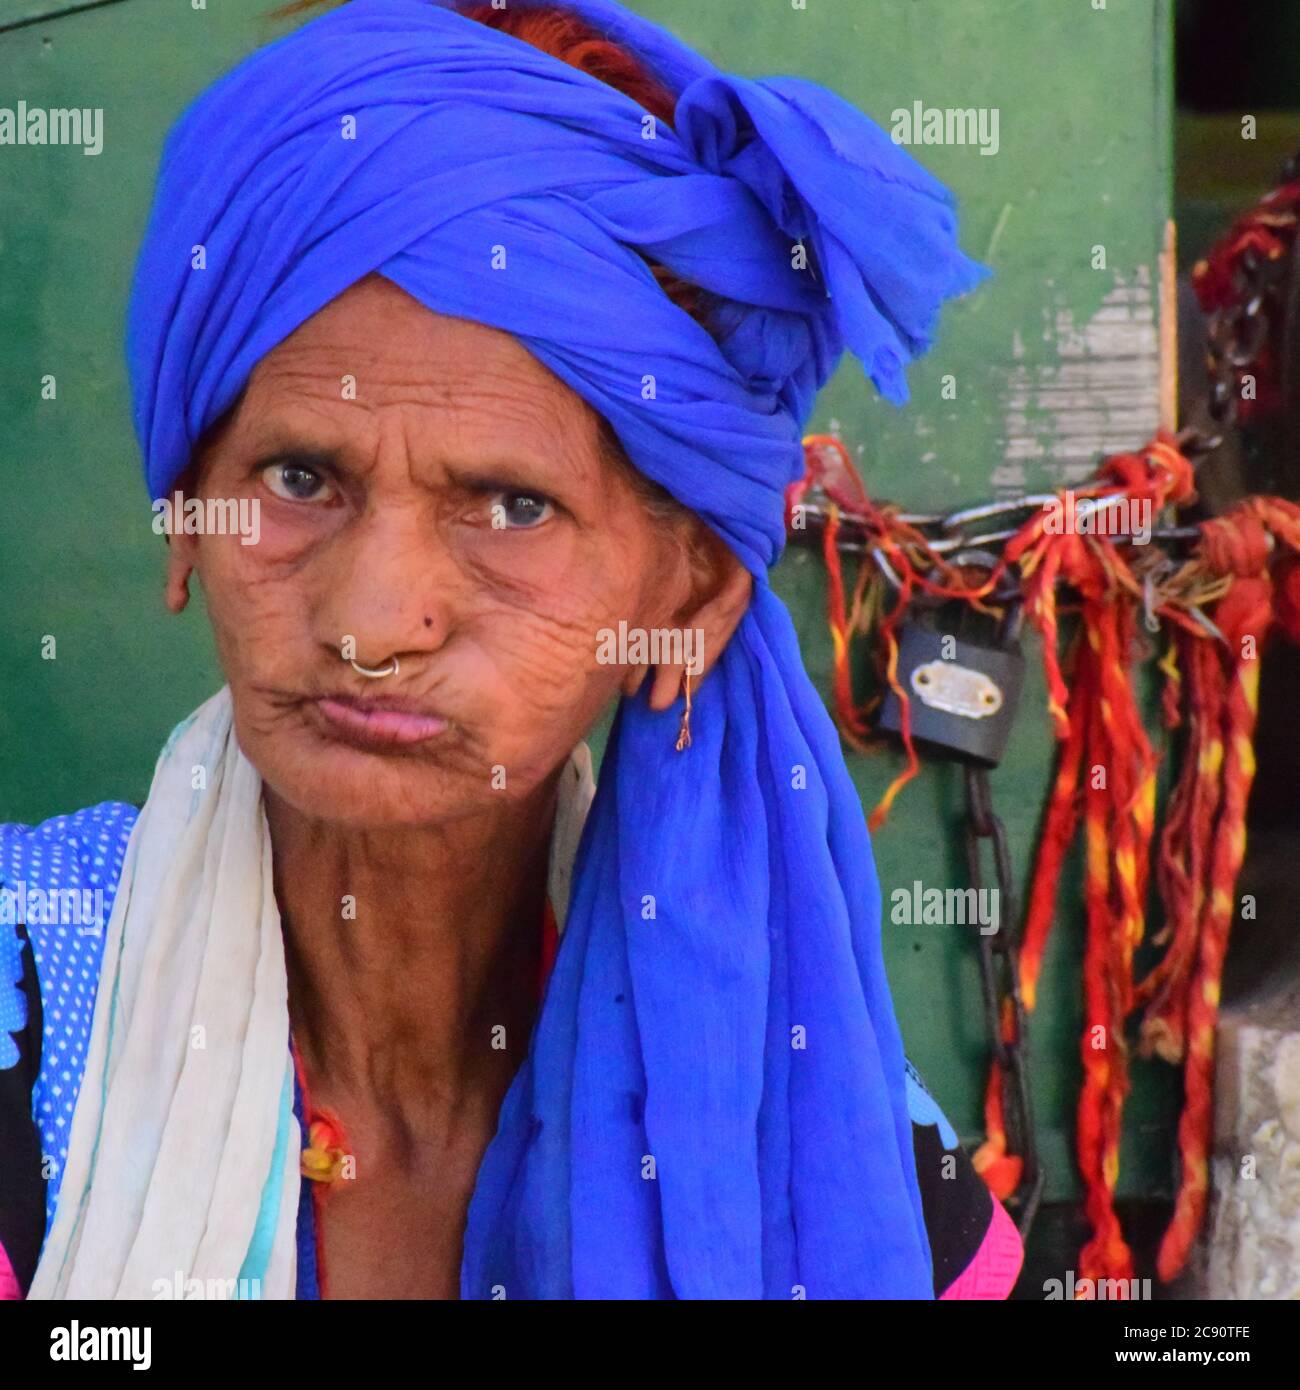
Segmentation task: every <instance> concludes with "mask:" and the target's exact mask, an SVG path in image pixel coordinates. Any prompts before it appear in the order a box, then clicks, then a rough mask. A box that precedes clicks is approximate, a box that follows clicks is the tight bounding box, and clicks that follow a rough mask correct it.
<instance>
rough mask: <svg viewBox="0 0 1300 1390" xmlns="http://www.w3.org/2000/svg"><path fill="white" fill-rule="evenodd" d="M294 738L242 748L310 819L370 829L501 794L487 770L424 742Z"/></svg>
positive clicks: (470, 810)
mask: <svg viewBox="0 0 1300 1390" xmlns="http://www.w3.org/2000/svg"><path fill="white" fill-rule="evenodd" d="M295 743H297V745H298V746H297V747H295V748H293V749H289V748H287V747H285V745H284V744H283V743H281V742H279V741H278V740H277V741H275V743H274V746H273V747H271V748H266V747H262V748H256V747H255V748H253V749H251V750H250V749H248V748H245V750H244V751H245V753H246V755H247V756H248V758H249V761H250V762H252V764H253V765H254V766H255V767H256V768H257V769H258V771H259V772H260V773H261V774H262V780H263V781H264V782H265V783H266V785H267V786H268V787H269V788H270V789H271V790H272V791H273V792H274V793H275V795H276V796H277V797H279V799H280V800H281V801H283V802H285V803H287V804H288V805H289V806H292V807H293V808H294V810H296V811H298V812H300V813H301V814H302V815H304V816H308V817H310V818H311V819H313V820H321V821H329V822H331V823H333V824H336V825H346V826H350V827H352V828H355V829H372V830H380V829H385V828H388V829H397V828H400V827H404V826H416V825H431V824H436V823H438V822H442V821H450V820H458V819H460V818H461V817H462V816H466V815H472V814H474V813H475V812H476V811H481V810H484V809H486V808H487V806H488V805H489V804H490V798H492V797H494V796H495V797H500V795H501V793H500V792H493V791H491V789H490V783H489V779H488V775H487V772H486V769H485V770H484V772H483V773H482V775H480V776H479V777H470V776H469V775H468V774H467V773H466V771H465V770H464V769H459V768H456V767H455V766H454V765H453V764H454V761H455V760H454V759H453V758H451V757H446V758H442V757H438V756H436V755H431V753H430V751H429V750H428V749H427V748H425V749H422V750H420V751H419V752H417V751H415V750H413V749H411V748H409V747H405V748H404V747H400V746H398V747H392V748H388V747H383V746H376V747H367V746H364V745H363V744H360V743H355V742H351V741H339V740H334V739H330V738H322V737H320V736H318V735H315V734H310V735H308V737H307V738H305V739H298V740H295ZM448 752H450V750H448Z"/></svg>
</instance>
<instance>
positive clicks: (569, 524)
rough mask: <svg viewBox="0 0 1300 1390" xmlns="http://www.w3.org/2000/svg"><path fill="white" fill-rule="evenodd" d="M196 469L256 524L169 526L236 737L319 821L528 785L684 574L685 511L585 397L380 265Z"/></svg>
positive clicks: (255, 380)
mask: <svg viewBox="0 0 1300 1390" xmlns="http://www.w3.org/2000/svg"><path fill="white" fill-rule="evenodd" d="M194 477H195V482H194V489H195V491H196V492H197V493H198V495H200V496H201V497H204V498H220V499H234V500H237V501H238V502H239V503H240V504H241V505H242V504H244V503H245V501H247V502H250V503H251V502H256V503H257V504H258V511H259V513H260V526H259V530H258V538H257V541H256V543H255V544H248V545H245V544H242V543H241V540H240V537H239V536H237V535H235V536H231V535H204V536H200V537H194V538H190V537H186V538H185V539H184V542H183V544H184V545H185V546H186V547H189V549H188V550H187V552H186V553H187V554H188V556H189V559H190V560H191V561H192V563H193V564H194V566H195V568H196V569H197V571H198V573H199V575H200V577H201V580H202V584H203V589H204V593H205V597H206V601H207V605H208V609H209V612H210V615H211V618H212V622H213V625H214V628H215V632H216V639H217V644H218V649H219V653H220V657H221V662H222V665H223V667H224V669H225V672H226V676H227V678H228V680H229V683H230V687H231V691H232V694H233V698H234V709H235V722H236V730H237V733H238V737H239V741H240V744H241V746H242V748H243V750H244V752H245V753H246V754H247V756H248V757H249V759H250V760H251V761H252V763H253V764H254V765H255V766H256V767H257V769H258V770H259V771H260V772H261V774H262V776H263V777H264V779H265V780H266V782H267V783H268V785H269V786H270V787H271V788H273V789H274V791H275V792H276V793H278V795H279V796H280V797H281V798H282V799H283V800H285V801H286V802H288V803H289V804H290V805H292V806H295V807H296V808H298V809H299V810H300V811H302V812H304V813H305V814H308V815H310V816H314V817H320V818H323V819H326V820H333V821H340V822H347V823H350V824H355V825H359V826H380V825H385V824H388V825H396V824H418V823H428V822H437V821H445V820H449V819H454V818H457V817H460V816H465V815H472V814H474V813H476V812H478V811H482V810H485V809H487V808H489V807H490V806H491V805H492V804H493V801H494V800H496V799H499V798H500V797H502V796H506V797H511V798H516V797H525V796H527V795H528V794H529V793H530V792H531V791H533V790H534V789H536V788H537V787H538V786H539V785H540V784H541V783H542V782H543V781H544V780H545V778H546V777H547V776H548V774H550V773H551V772H553V771H554V770H555V769H556V768H557V767H558V766H559V765H560V764H561V763H562V762H563V760H564V759H565V757H566V756H567V754H568V753H569V751H570V750H571V749H572V748H573V746H574V745H575V744H576V743H577V742H578V741H579V740H580V739H581V738H582V737H583V735H584V734H585V733H586V732H587V731H588V730H589V729H590V727H591V726H592V724H593V723H594V722H595V721H596V720H597V718H598V717H599V715H600V713H601V712H602V710H603V709H604V708H605V706H606V705H607V703H608V702H609V701H610V700H611V699H612V698H613V697H614V696H615V695H616V694H617V692H618V690H619V687H620V684H621V683H622V682H624V681H625V680H626V678H627V676H628V671H627V668H625V667H619V666H615V665H607V664H601V663H600V662H598V661H597V659H596V657H597V644H598V638H597V634H598V633H599V632H600V630H601V629H608V628H612V629H615V630H617V628H618V624H619V622H620V621H624V622H626V623H628V624H629V626H630V627H641V628H645V629H650V628H656V627H665V626H671V625H673V623H674V619H675V618H676V617H677V616H678V614H679V611H680V610H681V609H682V608H683V605H685V604H687V602H688V600H689V598H690V596H691V580H690V577H689V574H690V569H691V566H690V564H689V563H688V562H687V558H686V557H687V555H688V554H689V553H690V542H689V539H688V537H687V534H686V529H685V523H683V522H678V521H665V520H664V519H663V517H662V516H656V515H655V514H654V513H653V512H652V510H650V509H649V507H648V505H647V502H646V501H645V499H644V498H643V497H642V496H641V495H640V494H639V493H638V491H637V489H636V486H635V483H634V481H633V480H632V479H631V477H630V476H629V474H628V471H627V469H626V468H625V467H623V466H621V465H620V464H619V463H618V462H617V461H616V460H612V459H610V458H608V457H607V456H606V454H605V453H604V452H603V451H602V450H601V448H600V446H599V435H598V421H597V418H596V416H595V414H594V413H593V412H592V411H591V410H590V408H589V407H588V406H587V405H586V404H585V402H583V401H582V400H581V398H580V397H579V396H577V395H576V393H574V392H573V391H572V390H570V389H569V388H568V387H567V386H566V385H565V384H564V383H563V382H561V381H560V380H559V379H558V378H556V377H555V376H553V375H552V374H551V373H550V372H549V371H548V370H547V369H546V368H545V367H543V366H542V365H541V364H540V363H539V362H538V361H537V360H536V359H535V358H534V357H533V356H532V355H531V354H530V353H529V352H528V351H527V350H526V349H525V348H523V347H522V346H520V344H519V343H518V342H516V340H515V339H514V338H512V337H511V336H510V335H508V334H506V333H503V332H499V331H497V330H495V329H492V328H487V327H484V326H483V325H481V324H476V323H472V322H468V321H466V320H463V319H456V318H449V317H445V316H442V315H439V314H435V313H433V312H431V311H430V310H428V309H426V308H425V307H424V306H422V305H421V304H419V303H418V302H417V301H416V300H414V299H412V298H410V297H409V296H408V295H406V294H405V293H404V292H402V291H401V290H399V289H397V288H396V287H395V286H393V285H391V284H390V283H389V282H387V281H385V280H383V279H381V278H379V277H377V276H376V277H371V278H369V279H367V280H364V281H362V282H361V283H359V284H358V285H356V286H354V287H353V288H351V289H350V290H348V291H347V292H346V293H345V294H343V295H342V296H340V297H339V298H338V299H337V300H335V301H334V302H333V303H331V304H330V305H329V306H327V307H326V308H325V309H323V310H322V311H321V312H320V313H318V314H317V315H316V316H315V317H314V318H312V319H311V320H309V321H308V322H307V323H306V324H304V325H303V326H302V327H301V328H300V329H299V330H298V331H297V332H295V333H294V334H293V335H292V336H291V337H289V338H287V339H286V340H285V341H284V342H283V343H282V344H281V345H280V346H279V347H277V348H276V349H275V350H274V351H272V352H271V353H269V354H268V355H267V356H266V357H265V358H264V359H263V360H262V361H261V362H260V363H259V364H258V366H257V368H256V369H255V370H254V372H253V374H252V376H251V378H250V379H249V382H248V386H247V389H246V391H245V393H244V395H243V397H242V399H241V401H240V403H239V405H238V407H237V409H236V410H235V411H234V412H233V414H232V415H231V417H230V418H229V420H228V421H227V422H226V423H225V424H224V425H223V426H222V427H221V428H220V430H219V431H218V432H217V433H216V435H215V437H214V438H213V439H212V440H211V441H210V442H209V443H208V445H207V446H206V448H205V450H204V452H203V454H202V456H201V457H200V458H199V459H198V460H196V468H195V470H194ZM687 521H689V519H687ZM691 524H694V525H698V523H691ZM175 543H176V542H175V540H173V545H175ZM349 656H354V657H355V659H356V661H357V662H358V663H359V664H360V665H362V666H366V667H371V668H379V667H382V666H383V665H384V664H385V663H387V662H389V660H390V659H391V658H392V657H396V658H397V659H398V662H399V664H400V670H399V672H398V673H397V674H396V675H391V676H388V677H385V678H383V679H367V678H366V677H364V676H362V675H359V674H358V673H357V672H356V671H355V670H354V669H353V667H352V665H351V664H350V662H349V660H347V659H346V658H347V657H349ZM380 706H383V707H386V709H384V708H380ZM498 804H499V801H498Z"/></svg>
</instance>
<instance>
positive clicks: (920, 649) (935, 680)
mask: <svg viewBox="0 0 1300 1390" xmlns="http://www.w3.org/2000/svg"><path fill="white" fill-rule="evenodd" d="M1019 618H1020V611H1019V605H1018V604H1015V605H1012V606H1011V607H1009V608H1008V609H1007V613H1006V616H1005V618H1003V620H1002V621H1001V622H998V621H997V620H995V619H994V618H992V617H989V616H986V615H984V614H981V613H978V612H975V611H974V610H972V609H971V608H970V607H969V605H967V604H964V603H963V604H959V605H954V604H946V605H944V606H942V607H940V608H937V609H933V610H919V609H918V610H915V611H914V612H913V613H912V614H911V615H909V617H908V618H907V619H906V620H905V621H904V622H903V624H902V626H901V627H900V628H899V630H898V668H897V674H898V683H899V685H901V686H902V687H903V689H904V690H905V691H906V692H907V696H908V701H909V703H910V705H911V717H912V737H913V739H914V740H915V741H916V743H917V744H918V746H921V747H924V748H925V749H927V750H929V751H930V752H933V753H939V754H942V755H946V756H948V757H951V758H958V759H961V760H962V761H965V762H970V763H974V764H976V765H978V766H981V767H996V766H997V765H998V763H1000V762H1001V761H1002V755H1003V753H1004V752H1005V751H1006V746H1007V740H1008V739H1009V738H1010V737H1011V728H1012V725H1013V724H1014V722H1015V717H1016V707H1017V705H1018V704H1019V703H1020V688H1021V685H1022V684H1023V683H1024V674H1025V659H1024V655H1023V653H1022V652H1021V650H1020V637H1019V629H1020V622H1019ZM981 625H982V626H986V627H987V634H986V635H985V634H981V633H980V632H979V630H978V629H979V627H980V626H981ZM880 727H881V728H883V729H888V730H889V731H890V732H891V733H894V734H899V733H901V731H902V706H901V703H900V701H899V699H898V696H897V695H895V694H894V692H893V690H892V689H891V690H887V691H886V692H885V698H884V701H883V703H882V707H881V713H880Z"/></svg>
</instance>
